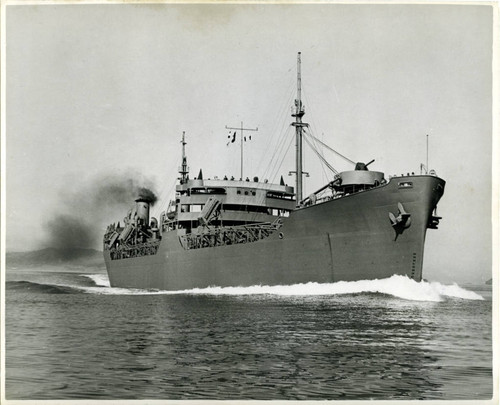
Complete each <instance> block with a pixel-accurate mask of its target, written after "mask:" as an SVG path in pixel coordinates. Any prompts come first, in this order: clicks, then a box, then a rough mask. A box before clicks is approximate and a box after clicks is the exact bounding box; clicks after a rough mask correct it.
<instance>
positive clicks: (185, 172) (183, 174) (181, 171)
mask: <svg viewBox="0 0 500 405" xmlns="http://www.w3.org/2000/svg"><path fill="white" fill-rule="evenodd" d="M185 136H186V132H185V131H182V141H181V143H182V166H181V167H179V174H180V175H181V177H179V180H180V181H181V184H184V183H186V182H187V179H188V174H189V167H188V166H187V157H186V143H187V142H186V140H185Z"/></svg>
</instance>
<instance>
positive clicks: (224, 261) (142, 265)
mask: <svg viewBox="0 0 500 405" xmlns="http://www.w3.org/2000/svg"><path fill="white" fill-rule="evenodd" d="M403 183H406V184H408V183H410V184H411V187H401V184H403ZM444 185H445V182H444V181H443V180H442V179H440V178H438V177H435V176H406V177H400V178H393V179H391V181H389V182H388V183H387V184H385V185H383V186H380V187H376V188H373V189H370V190H367V191H364V192H358V193H355V194H351V195H348V196H345V197H342V198H339V199H334V200H330V201H326V202H324V203H320V204H316V205H311V206H308V207H304V208H300V209H297V210H295V211H293V212H291V214H290V216H289V217H287V218H283V225H282V226H281V227H280V228H279V230H277V231H275V232H274V233H273V234H272V235H270V236H269V237H267V238H266V239H261V240H259V241H256V242H252V243H246V244H236V245H229V246H218V247H210V248H201V249H192V250H185V249H184V248H183V247H182V245H181V243H180V242H179V237H178V235H177V233H176V232H168V233H165V234H163V238H162V241H161V244H160V247H159V249H158V252H157V254H156V255H153V256H143V257H136V258H128V259H121V260H111V258H110V255H109V251H105V252H104V257H105V262H106V267H107V271H108V276H109V280H110V284H111V286H113V287H124V288H140V289H157V290H186V289H192V288H204V287H208V286H222V287H226V286H251V285H290V284H297V283H307V282H318V283H332V282H337V281H354V280H365V279H380V278H386V277H390V276H392V275H394V274H399V275H405V276H408V277H410V278H412V279H415V280H417V281H420V280H421V279H422V267H423V257H424V242H425V235H426V231H427V228H428V224H429V221H430V219H431V216H432V211H433V210H434V208H435V207H436V204H437V202H438V201H439V199H440V198H441V196H442V194H443V191H444ZM398 204H400V205H402V206H403V207H404V210H405V211H406V212H407V213H409V214H410V221H409V222H408V223H407V224H406V227H404V226H396V227H395V226H393V223H391V219H390V216H389V213H392V214H393V215H394V216H397V215H398Z"/></svg>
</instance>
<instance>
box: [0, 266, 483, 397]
mask: <svg viewBox="0 0 500 405" xmlns="http://www.w3.org/2000/svg"><path fill="white" fill-rule="evenodd" d="M491 311H492V294H491V287H490V286H476V287H474V286H468V287H460V286H458V285H456V284H452V285H443V284H440V283H428V282H421V283H416V282H414V281H412V280H409V279H407V278H405V277H399V276H393V277H391V278H389V279H385V280H374V281H358V282H339V283H334V284H315V283H310V284H303V285H294V286H279V287H266V286H255V287H248V288H241V287H240V288H216V287H214V288H208V289H201V290H190V291H181V292H175V293H171V292H168V293H167V292H161V291H141V290H129V289H118V288H111V287H109V282H108V279H107V276H106V275H105V274H103V273H102V272H95V273H94V274H92V273H88V271H87V272H84V271H81V272H79V271H75V270H71V271H70V270H69V269H68V270H67V271H65V270H64V269H62V270H61V269H58V270H57V271H55V270H54V269H53V270H52V271H48V270H43V271H42V270H40V269H38V270H37V269H25V270H22V269H17V270H8V272H7V282H6V311H5V312H6V319H5V323H6V334H5V336H6V357H5V363H6V373H5V386H6V398H7V399H8V400H14V399H30V400H51V399H52V400H55V399H62V400H64V399H68V400H69V399H227V400H235V399H249V400H250V399H254V400H277V399H282V400H297V399H299V400H341V399H350V400H355V399H360V400H366V399H376V400H384V399H387V400H389V399H403V400H404V399H443V400H460V399H463V400H470V399H490V398H491V397H492V390H493V385H492V338H491V334H492V330H491V315H492V313H491Z"/></svg>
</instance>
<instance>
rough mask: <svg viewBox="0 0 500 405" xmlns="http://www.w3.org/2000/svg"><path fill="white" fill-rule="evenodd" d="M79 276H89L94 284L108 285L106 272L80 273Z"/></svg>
mask: <svg viewBox="0 0 500 405" xmlns="http://www.w3.org/2000/svg"><path fill="white" fill-rule="evenodd" d="M81 276H83V277H87V278H90V279H91V280H92V281H93V282H94V283H95V285H96V286H99V287H110V285H109V278H108V276H107V275H106V274H81Z"/></svg>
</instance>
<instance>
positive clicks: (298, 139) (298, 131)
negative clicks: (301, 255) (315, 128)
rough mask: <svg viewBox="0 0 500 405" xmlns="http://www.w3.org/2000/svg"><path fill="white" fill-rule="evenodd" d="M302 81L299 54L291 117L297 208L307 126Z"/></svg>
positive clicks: (299, 198)
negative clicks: (293, 129) (295, 95)
mask: <svg viewBox="0 0 500 405" xmlns="http://www.w3.org/2000/svg"><path fill="white" fill-rule="evenodd" d="M301 93H302V79H301V75H300V52H299V53H298V54H297V98H296V99H295V112H294V113H293V114H292V117H295V122H294V123H292V125H293V126H294V127H295V174H296V177H295V199H296V204H297V206H298V205H299V204H300V201H302V176H303V174H304V173H303V171H302V128H303V127H307V126H308V124H306V123H303V122H302V117H303V116H304V114H305V110H304V105H303V104H302V99H301Z"/></svg>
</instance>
